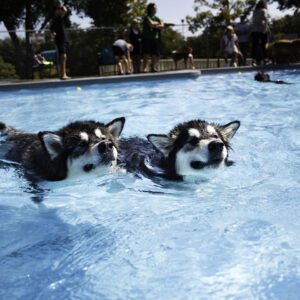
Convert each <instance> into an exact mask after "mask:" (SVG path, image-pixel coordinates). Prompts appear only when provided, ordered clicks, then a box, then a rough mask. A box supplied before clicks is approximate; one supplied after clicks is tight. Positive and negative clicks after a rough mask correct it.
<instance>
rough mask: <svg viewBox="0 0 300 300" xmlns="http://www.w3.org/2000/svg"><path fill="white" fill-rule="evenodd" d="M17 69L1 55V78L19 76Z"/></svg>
mask: <svg viewBox="0 0 300 300" xmlns="http://www.w3.org/2000/svg"><path fill="white" fill-rule="evenodd" d="M17 77H18V76H17V73H16V69H15V67H14V66H13V65H12V64H9V63H7V62H5V61H4V60H3V58H2V57H1V56H0V79H7V78H17Z"/></svg>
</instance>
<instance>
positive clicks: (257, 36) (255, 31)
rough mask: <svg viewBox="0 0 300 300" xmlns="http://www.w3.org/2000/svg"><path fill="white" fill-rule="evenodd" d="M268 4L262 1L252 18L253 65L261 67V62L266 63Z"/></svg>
mask: <svg viewBox="0 0 300 300" xmlns="http://www.w3.org/2000/svg"><path fill="white" fill-rule="evenodd" d="M269 31H270V30H269V26H268V12H267V3H266V1H265V0H260V1H259V2H258V3H257V4H256V6H255V9H254V12H253V16H252V32H251V36H252V65H253V66H256V65H259V64H260V62H261V60H263V61H264V62H265V60H266V58H267V55H266V45H267V42H268V35H269Z"/></svg>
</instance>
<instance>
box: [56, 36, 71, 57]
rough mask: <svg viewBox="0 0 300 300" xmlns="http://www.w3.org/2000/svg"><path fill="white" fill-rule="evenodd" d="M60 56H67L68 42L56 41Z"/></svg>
mask: <svg viewBox="0 0 300 300" xmlns="http://www.w3.org/2000/svg"><path fill="white" fill-rule="evenodd" d="M55 44H56V47H57V51H58V54H66V53H67V48H68V42H67V41H66V40H60V39H55Z"/></svg>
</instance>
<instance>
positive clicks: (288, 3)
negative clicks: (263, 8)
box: [273, 0, 300, 10]
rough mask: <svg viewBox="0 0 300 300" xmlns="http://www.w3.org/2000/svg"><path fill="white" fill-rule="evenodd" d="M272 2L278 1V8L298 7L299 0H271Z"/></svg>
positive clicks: (299, 4) (299, 5) (299, 6)
mask: <svg viewBox="0 0 300 300" xmlns="http://www.w3.org/2000/svg"><path fill="white" fill-rule="evenodd" d="M273 2H278V4H279V9H280V10H284V9H289V8H300V1H299V0H273Z"/></svg>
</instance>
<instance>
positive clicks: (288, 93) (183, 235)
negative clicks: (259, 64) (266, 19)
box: [0, 70, 300, 299]
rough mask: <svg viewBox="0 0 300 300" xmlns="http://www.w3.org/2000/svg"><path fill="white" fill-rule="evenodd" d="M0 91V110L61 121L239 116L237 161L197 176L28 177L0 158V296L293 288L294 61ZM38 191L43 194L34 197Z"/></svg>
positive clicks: (205, 295) (264, 293)
mask: <svg viewBox="0 0 300 300" xmlns="http://www.w3.org/2000/svg"><path fill="white" fill-rule="evenodd" d="M270 75H271V77H272V78H273V79H282V80H286V81H289V82H293V83H294V84H293V85H275V84H263V83H258V82H255V81H254V80H253V76H254V73H251V72H249V73H243V74H222V75H214V76H200V77H199V78H198V79H197V80H191V79H187V80H170V81H161V82H159V81H151V82H146V83H141V82H139V83H133V82H131V83H121V84H107V85H91V86H84V87H81V88H78V87H66V88H59V89H44V90H31V91H28V90H23V91H16V92H1V93H0V105H1V110H0V120H1V121H4V122H6V123H7V124H10V125H12V126H14V127H16V128H18V129H23V130H26V131H31V132H37V131H40V130H56V129H58V128H59V127H61V126H64V125H65V124H66V123H67V122H69V121H74V120H77V119H96V120H99V121H103V122H108V121H110V120H111V119H112V118H115V117H119V116H126V124H125V128H124V131H123V133H122V135H123V136H126V137H128V136H132V135H138V136H145V135H147V134H149V133H166V132H167V131H169V130H170V129H171V128H172V127H173V126H174V125H176V124H177V123H178V122H181V121H186V120H190V119H194V118H201V119H206V120H209V121H212V122H220V123H228V122H230V121H232V120H235V119H238V120H240V121H241V127H240V129H239V130H238V132H237V134H236V135H235V137H234V138H233V140H232V146H233V151H232V152H231V153H230V158H231V159H233V160H234V161H235V162H236V164H235V165H233V166H232V167H229V168H226V169H221V170H216V172H213V173H211V172H209V173H205V176H203V178H201V179H199V180H197V181H189V182H184V183H174V182H167V181H163V182H160V183H159V182H153V181H151V180H150V179H147V178H136V177H134V176H132V175H131V174H124V173H114V174H106V175H104V176H97V175H95V174H90V175H88V176H84V177H80V178H73V179H70V180H66V181H61V182H44V183H41V185H40V188H41V189H40V190H37V189H36V188H34V187H31V186H30V185H29V184H28V182H27V181H26V180H25V179H24V178H23V177H22V176H21V175H20V174H19V173H18V171H17V170H15V169H14V168H12V167H8V166H6V165H5V164H2V166H1V168H0V177H1V182H0V193H1V194H0V195H1V196H0V220H1V221H0V222H1V223H0V224H1V231H0V235H1V238H0V269H1V272H0V298H1V299H224V298H225V299H297V298H298V297H299V295H300V235H299V230H300V201H299V193H300V187H299V178H300V162H299V154H300V133H299V132H300V131H299V129H300V118H299V111H300V73H299V71H293V70H290V71H276V72H270ZM35 199H39V200H41V199H42V200H43V201H42V202H40V203H39V204H38V203H36V202H34V201H32V200H35Z"/></svg>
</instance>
